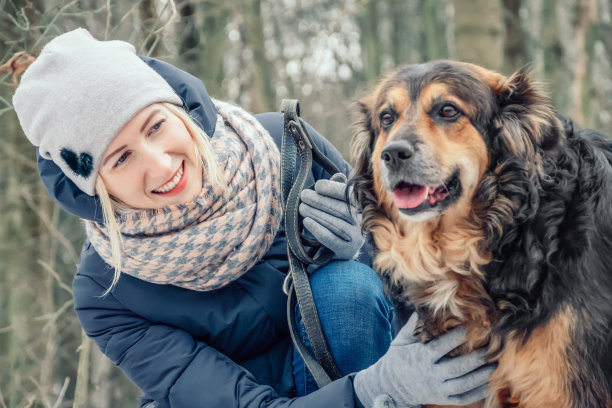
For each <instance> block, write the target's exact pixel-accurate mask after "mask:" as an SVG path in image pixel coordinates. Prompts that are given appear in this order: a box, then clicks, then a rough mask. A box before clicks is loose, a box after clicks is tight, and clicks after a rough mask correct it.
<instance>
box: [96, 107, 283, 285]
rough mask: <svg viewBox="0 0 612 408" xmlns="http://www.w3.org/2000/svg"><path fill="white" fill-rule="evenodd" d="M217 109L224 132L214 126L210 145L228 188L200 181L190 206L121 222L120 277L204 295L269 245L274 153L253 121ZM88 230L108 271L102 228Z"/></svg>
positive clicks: (274, 207)
mask: <svg viewBox="0 0 612 408" xmlns="http://www.w3.org/2000/svg"><path fill="white" fill-rule="evenodd" d="M215 105H216V107H217V111H218V113H219V115H220V116H221V118H222V119H223V121H225V125H224V124H223V123H222V121H221V120H218V121H217V126H216V129H217V130H215V134H214V136H213V138H212V139H211V144H212V147H213V150H214V151H215V153H216V156H217V160H218V163H219V165H220V168H221V169H222V171H223V175H224V177H225V180H226V181H227V183H228V185H227V187H226V188H213V187H212V186H209V185H206V181H204V186H203V188H202V192H201V193H200V195H199V196H198V197H197V198H196V199H194V200H193V201H190V202H187V203H183V204H178V205H171V206H166V207H163V208H161V209H154V210H151V209H149V210H138V211H137V212H134V213H129V214H123V215H121V216H119V218H118V221H119V229H120V231H121V236H122V240H123V246H122V254H121V264H122V267H121V271H122V272H125V273H128V274H130V275H132V276H135V277H137V278H139V279H143V280H146V281H149V282H153V283H157V284H169V285H175V286H180V287H183V288H187V289H191V290H200V291H208V290H213V289H217V288H220V287H222V286H224V285H226V284H228V283H230V282H232V281H234V280H236V279H238V278H239V277H240V276H242V275H243V274H244V273H245V272H247V271H248V270H249V269H250V268H251V267H252V266H253V265H255V263H256V262H257V261H259V259H261V257H262V256H263V255H264V254H265V253H266V252H267V250H268V249H269V247H270V245H271V244H272V241H273V240H274V237H275V235H276V232H277V231H278V227H279V224H280V219H281V211H282V210H281V201H280V154H279V151H278V148H277V146H276V144H275V143H274V141H273V140H272V138H271V137H270V135H269V133H268V132H267V131H266V130H265V129H264V128H263V126H262V125H261V124H260V123H259V122H258V121H257V120H256V119H255V118H254V117H253V116H251V115H250V114H248V113H247V112H245V111H244V110H242V109H241V108H239V107H236V106H233V105H230V104H227V103H223V102H219V101H215ZM220 122H221V123H220ZM86 229H87V236H88V237H89V239H90V241H91V243H92V244H93V246H94V248H95V249H96V251H97V252H98V254H100V256H101V257H102V259H104V260H105V261H106V262H107V263H108V264H111V265H112V257H111V247H110V241H109V240H108V237H107V234H106V233H105V227H104V225H103V224H98V223H95V222H88V223H87V224H86Z"/></svg>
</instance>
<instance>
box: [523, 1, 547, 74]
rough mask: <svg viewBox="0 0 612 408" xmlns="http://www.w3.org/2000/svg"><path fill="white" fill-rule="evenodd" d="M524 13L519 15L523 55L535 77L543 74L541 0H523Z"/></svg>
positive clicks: (543, 54) (543, 25) (543, 53)
mask: <svg viewBox="0 0 612 408" xmlns="http://www.w3.org/2000/svg"><path fill="white" fill-rule="evenodd" d="M523 10H524V13H523V14H522V16H521V25H522V26H523V27H524V30H525V35H526V39H525V57H526V61H528V62H529V63H530V64H531V65H532V67H533V71H534V74H535V75H536V77H539V78H542V77H543V76H544V60H545V52H544V36H543V35H542V31H543V27H545V23H544V20H543V4H542V0H530V1H525V2H523Z"/></svg>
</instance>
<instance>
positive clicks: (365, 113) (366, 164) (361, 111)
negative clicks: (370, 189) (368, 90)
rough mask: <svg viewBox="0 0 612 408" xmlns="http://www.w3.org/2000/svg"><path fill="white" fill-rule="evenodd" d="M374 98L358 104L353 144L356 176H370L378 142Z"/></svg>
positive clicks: (352, 155) (365, 98) (352, 154)
mask: <svg viewBox="0 0 612 408" xmlns="http://www.w3.org/2000/svg"><path fill="white" fill-rule="evenodd" d="M373 110H374V98H373V97H372V95H368V96H366V97H364V98H362V99H361V100H359V101H358V102H357V106H356V111H357V114H358V119H357V122H356V123H355V125H354V137H353V142H352V144H351V158H352V159H353V162H354V163H355V168H354V173H355V175H369V173H370V169H369V168H370V163H371V157H372V151H373V149H374V143H375V140H376V131H375V129H374V127H373V122H372V120H373V116H372V115H373Z"/></svg>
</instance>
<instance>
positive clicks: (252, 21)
mask: <svg viewBox="0 0 612 408" xmlns="http://www.w3.org/2000/svg"><path fill="white" fill-rule="evenodd" d="M243 10H244V13H243V17H244V20H245V27H244V36H243V39H244V40H245V42H246V44H247V46H248V48H249V49H250V50H251V51H252V52H253V65H252V66H251V69H252V75H253V88H252V89H253V91H252V106H251V109H252V110H253V111H254V112H267V111H273V110H276V108H277V106H276V102H275V93H274V87H273V78H272V72H273V68H272V64H271V63H270V61H268V59H267V58H266V49H265V45H264V33H263V17H262V15H261V4H260V0H245V4H244V5H243Z"/></svg>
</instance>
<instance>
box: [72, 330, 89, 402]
mask: <svg viewBox="0 0 612 408" xmlns="http://www.w3.org/2000/svg"><path fill="white" fill-rule="evenodd" d="M91 344H92V340H91V339H90V338H89V337H87V335H86V334H85V332H83V331H81V345H80V346H79V364H78V368H77V378H76V386H75V390H74V403H73V404H72V408H86V407H89V403H88V401H89V367H90V364H89V363H90V357H91Z"/></svg>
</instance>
